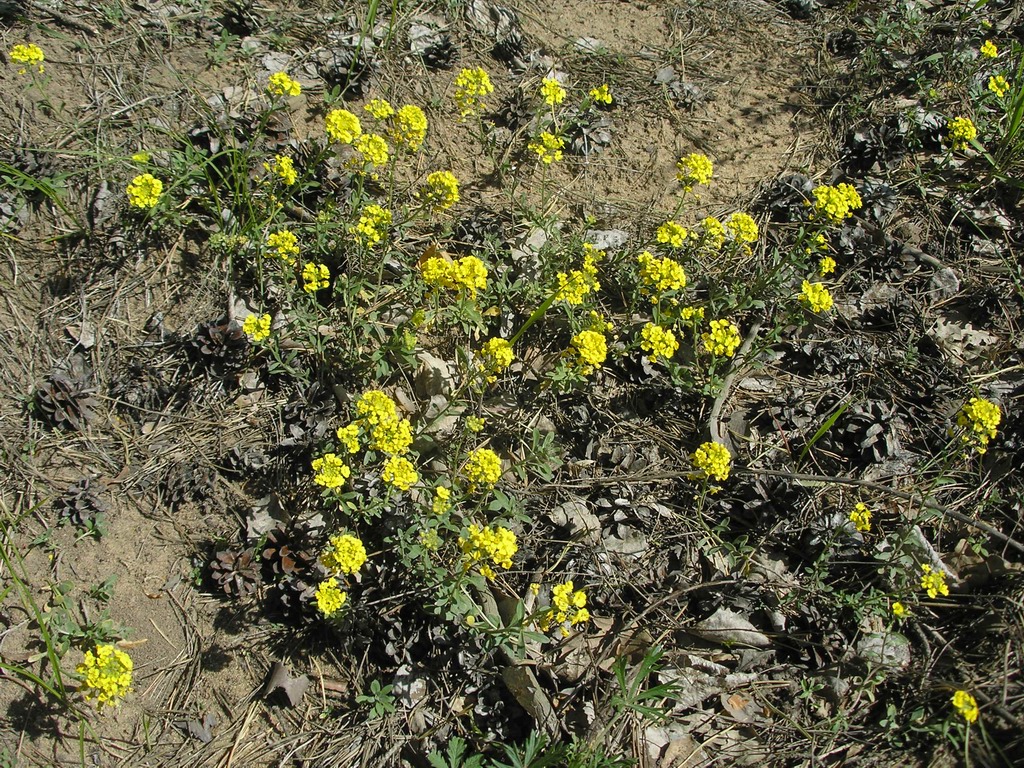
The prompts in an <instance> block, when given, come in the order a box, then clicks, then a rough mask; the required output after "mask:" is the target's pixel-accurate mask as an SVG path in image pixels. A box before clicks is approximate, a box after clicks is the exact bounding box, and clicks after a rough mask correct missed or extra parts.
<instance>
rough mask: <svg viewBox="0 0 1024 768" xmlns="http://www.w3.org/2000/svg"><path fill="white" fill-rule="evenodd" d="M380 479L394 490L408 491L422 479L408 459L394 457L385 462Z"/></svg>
mask: <svg viewBox="0 0 1024 768" xmlns="http://www.w3.org/2000/svg"><path fill="white" fill-rule="evenodd" d="M380 478H381V480H383V481H384V482H385V483H387V484H388V485H390V486H392V487H393V488H397V489H398V490H400V491H408V490H409V489H410V488H412V487H413V485H415V483H416V481H417V480H419V479H420V476H419V475H418V474H417V472H416V467H414V466H413V464H412V462H411V461H409V460H408V459H407V458H405V457H404V456H392V457H391V458H389V459H388V460H387V461H385V462H384V468H383V469H382V470H381V472H380Z"/></svg>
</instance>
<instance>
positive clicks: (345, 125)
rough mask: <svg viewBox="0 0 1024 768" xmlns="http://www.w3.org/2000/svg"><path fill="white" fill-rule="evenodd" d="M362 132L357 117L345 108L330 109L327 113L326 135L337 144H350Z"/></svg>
mask: <svg viewBox="0 0 1024 768" xmlns="http://www.w3.org/2000/svg"><path fill="white" fill-rule="evenodd" d="M362 132H363V129H362V126H360V125H359V118H358V117H356V116H355V115H353V114H352V113H351V112H349V111H348V110H347V109H332V110H331V111H330V112H328V113H327V135H328V136H330V137H331V138H332V139H334V140H335V141H337V142H338V143H339V144H351V143H352V142H353V141H355V139H356V137H357V136H359V135H360V134H361V133H362Z"/></svg>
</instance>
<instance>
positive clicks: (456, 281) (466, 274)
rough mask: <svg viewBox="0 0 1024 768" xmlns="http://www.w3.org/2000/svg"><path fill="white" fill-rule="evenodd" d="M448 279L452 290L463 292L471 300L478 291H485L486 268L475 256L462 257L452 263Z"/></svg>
mask: <svg viewBox="0 0 1024 768" xmlns="http://www.w3.org/2000/svg"><path fill="white" fill-rule="evenodd" d="M448 278H449V280H450V281H451V283H452V286H453V287H454V288H456V289H457V290H459V291H465V292H466V293H468V294H469V297H470V298H471V299H475V298H476V292H477V291H478V290H479V291H486V290H487V267H486V266H484V263H483V262H482V261H480V259H478V258H477V257H476V256H463V257H462V258H461V259H456V260H455V261H453V262H452V263H451V266H450V268H449V272H448Z"/></svg>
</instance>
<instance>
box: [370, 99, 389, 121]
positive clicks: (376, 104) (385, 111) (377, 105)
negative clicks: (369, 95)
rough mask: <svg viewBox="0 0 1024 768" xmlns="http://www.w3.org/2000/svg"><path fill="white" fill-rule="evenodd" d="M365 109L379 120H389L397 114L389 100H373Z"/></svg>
mask: <svg viewBox="0 0 1024 768" xmlns="http://www.w3.org/2000/svg"><path fill="white" fill-rule="evenodd" d="M363 109H365V110H366V111H367V112H369V113H370V114H371V115H373V117H374V118H375V119H377V120H387V119H388V118H389V117H391V116H392V115H393V114H395V108H394V107H392V106H391V103H390V102H389V101H388V100H387V99H371V100H370V101H369V103H368V104H367V105H366V106H365V107H363Z"/></svg>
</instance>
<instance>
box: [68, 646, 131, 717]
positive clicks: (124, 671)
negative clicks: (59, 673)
mask: <svg viewBox="0 0 1024 768" xmlns="http://www.w3.org/2000/svg"><path fill="white" fill-rule="evenodd" d="M132 668H133V664H132V659H131V657H130V656H129V655H128V654H127V653H125V652H124V651H122V650H120V649H118V648H115V647H114V646H112V645H97V646H96V647H95V648H94V649H93V650H91V651H86V652H85V658H84V659H83V660H82V663H81V664H79V665H78V666H77V667H75V672H76V673H77V674H78V676H79V677H80V678H81V679H82V687H81V691H82V695H83V696H85V698H86V700H92V699H95V700H96V703H97V704H98V705H99V706H100V707H102V706H104V705H106V706H117V705H118V704H120V703H121V699H122V698H124V696H125V695H126V694H127V693H128V691H129V690H130V689H131V686H132Z"/></svg>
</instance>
